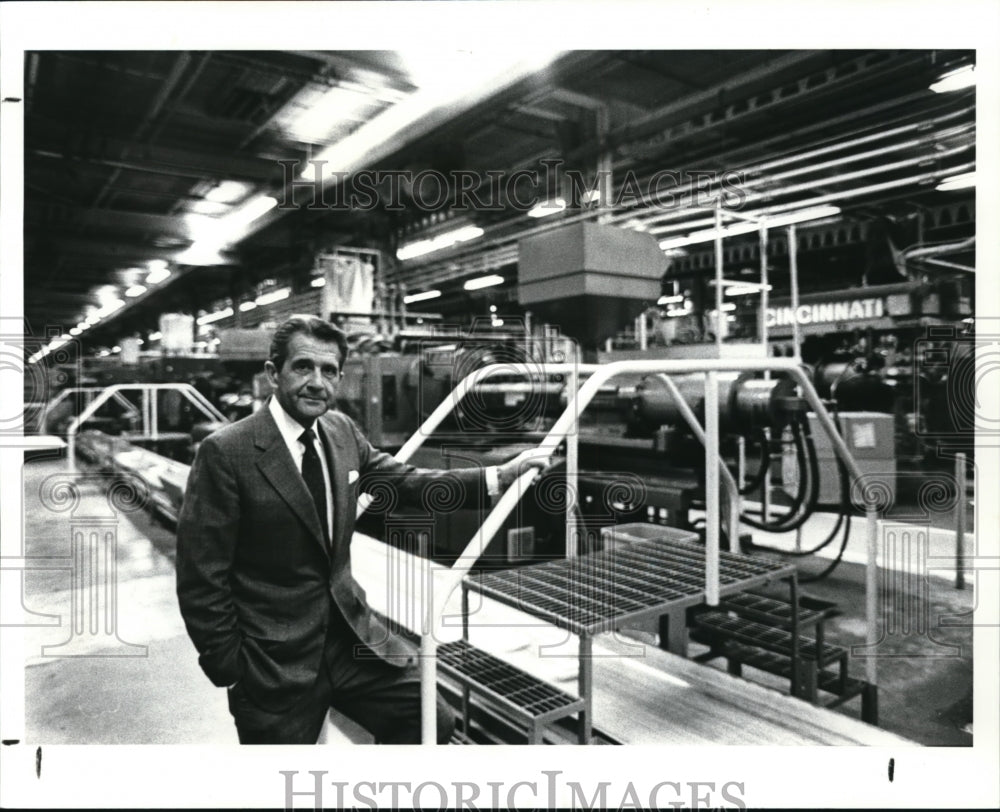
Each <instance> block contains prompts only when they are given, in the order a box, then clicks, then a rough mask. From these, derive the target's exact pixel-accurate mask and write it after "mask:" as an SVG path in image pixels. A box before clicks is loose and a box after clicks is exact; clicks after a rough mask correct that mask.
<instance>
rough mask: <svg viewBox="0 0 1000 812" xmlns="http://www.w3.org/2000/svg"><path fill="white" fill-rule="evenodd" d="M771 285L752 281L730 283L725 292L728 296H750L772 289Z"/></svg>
mask: <svg viewBox="0 0 1000 812" xmlns="http://www.w3.org/2000/svg"><path fill="white" fill-rule="evenodd" d="M771 289H772V286H771V285H758V284H754V283H752V282H747V283H740V284H739V285H728V286H727V287H726V289H725V290H724V291H722V292H723V294H724V295H726V296H749V295H751V294H753V293H760V292H761V291H762V290H771Z"/></svg>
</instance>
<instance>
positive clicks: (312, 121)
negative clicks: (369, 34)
mask: <svg viewBox="0 0 1000 812" xmlns="http://www.w3.org/2000/svg"><path fill="white" fill-rule="evenodd" d="M382 95H384V92H383V91H381V89H379V88H369V87H366V86H365V85H363V84H359V83H356V82H350V83H347V82H345V83H343V84H341V85H338V86H336V87H322V88H320V87H315V86H307V87H305V88H304V89H303V90H301V91H300V92H299V93H298V95H296V97H295V98H294V99H292V101H291V102H290V103H289V104H288V106H287V107H285V108H284V110H283V111H282V113H281V114H280V115H279V119H280V120H278V121H276V122H275V123H276V124H277V126H279V127H280V128H281V129H283V130H285V131H286V132H287V133H288V134H289V135H291V136H292V137H293V138H296V139H297V140H299V141H304V142H307V143H311V144H328V143H329V141H330V136H331V135H334V134H335V133H336V131H338V130H345V129H346V130H348V131H349V130H350V129H351V127H352V126H355V125H356V124H357V123H360V122H362V121H364V120H365V118H366V117H367V115H370V114H371V112H372V108H373V106H374V105H378V104H379V100H380V96H382ZM401 96H402V94H398V95H397V98H396V101H398V100H399V98H400V97H401Z"/></svg>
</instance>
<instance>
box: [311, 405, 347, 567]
mask: <svg viewBox="0 0 1000 812" xmlns="http://www.w3.org/2000/svg"><path fill="white" fill-rule="evenodd" d="M316 427H317V428H318V429H319V432H320V434H322V436H323V449H324V451H326V463H327V467H328V469H329V471H330V484H331V486H332V488H333V537H332V539H331V544H332V545H333V547H334V549H336V548H337V547H338V545H339V544H340V543H341V541H342V539H343V536H344V533H345V532H346V528H347V518H348V512H349V511H353V510H354V509H355V506H354V505H353V504H351V501H350V494H349V488H348V487H347V469H346V468H345V467H344V465H345V462H344V454H342V453H337V452H338V451H342V450H343V448H344V438H343V437H342V436H341V434H340V432H337V431H334V430H333V428H332V427H331V426H330V424H329V423H328V422H327V421H326V420H323V419H320V420H317V421H316Z"/></svg>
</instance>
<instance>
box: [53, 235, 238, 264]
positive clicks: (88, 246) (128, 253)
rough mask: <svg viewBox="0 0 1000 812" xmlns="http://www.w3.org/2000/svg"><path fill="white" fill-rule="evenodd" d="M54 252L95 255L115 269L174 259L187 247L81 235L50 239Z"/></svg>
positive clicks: (233, 261) (75, 255) (81, 255)
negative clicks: (108, 239)
mask: <svg viewBox="0 0 1000 812" xmlns="http://www.w3.org/2000/svg"><path fill="white" fill-rule="evenodd" d="M51 245H52V249H53V251H54V252H56V253H60V254H64V255H66V256H67V257H97V258H101V259H106V260H107V263H108V269H109V270H116V269H117V268H119V267H120V266H121V264H122V263H124V262H128V263H134V262H144V261H148V260H151V259H165V260H167V261H176V260H177V258H178V257H179V256H180V255H181V254H182V253H183V252H184V251H185V250H187V249H184V248H158V247H157V246H155V245H149V244H139V243H126V242H109V241H107V240H102V239H94V240H89V239H86V238H83V237H56V238H54V239H53V240H52V241H51ZM219 264H220V265H230V264H235V260H231V261H230V260H227V261H226V262H223V263H219Z"/></svg>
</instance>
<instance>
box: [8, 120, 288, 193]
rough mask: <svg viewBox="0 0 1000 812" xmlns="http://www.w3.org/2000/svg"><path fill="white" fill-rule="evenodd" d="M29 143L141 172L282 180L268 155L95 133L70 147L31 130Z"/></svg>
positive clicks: (45, 153) (39, 151)
mask: <svg viewBox="0 0 1000 812" xmlns="http://www.w3.org/2000/svg"><path fill="white" fill-rule="evenodd" d="M27 145H28V149H29V153H30V154H33V155H38V156H40V157H47V158H53V159H56V160H61V161H63V160H75V161H80V162H89V163H98V164H102V165H111V166H119V165H121V166H124V167H125V168H128V169H133V170H135V171H138V172H143V171H145V172H154V173H157V174H167V175H176V176H179V177H210V178H219V179H232V180H247V181H251V182H253V183H273V182H277V181H280V180H281V179H282V168H281V166H280V165H279V164H278V163H277V162H276V160H275V158H273V157H268V156H255V155H247V154H240V153H234V152H216V151H213V150H209V149H204V150H201V149H200V150H197V151H196V150H190V149H178V148H176V147H162V146H153V145H149V144H139V143H137V142H136V141H132V140H126V139H123V138H114V137H112V136H105V135H103V134H94V136H93V137H91V138H88V139H87V140H86V142H84V143H82V144H73V145H72V147H67V145H66V141H65V139H64V138H60V139H59V140H58V142H54V140H49V139H47V138H45V137H37V136H36V135H35V134H34V133H31V132H30V131H29V133H28V139H27ZM282 157H286V158H291V157H297V156H294V155H285V156H282Z"/></svg>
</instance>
